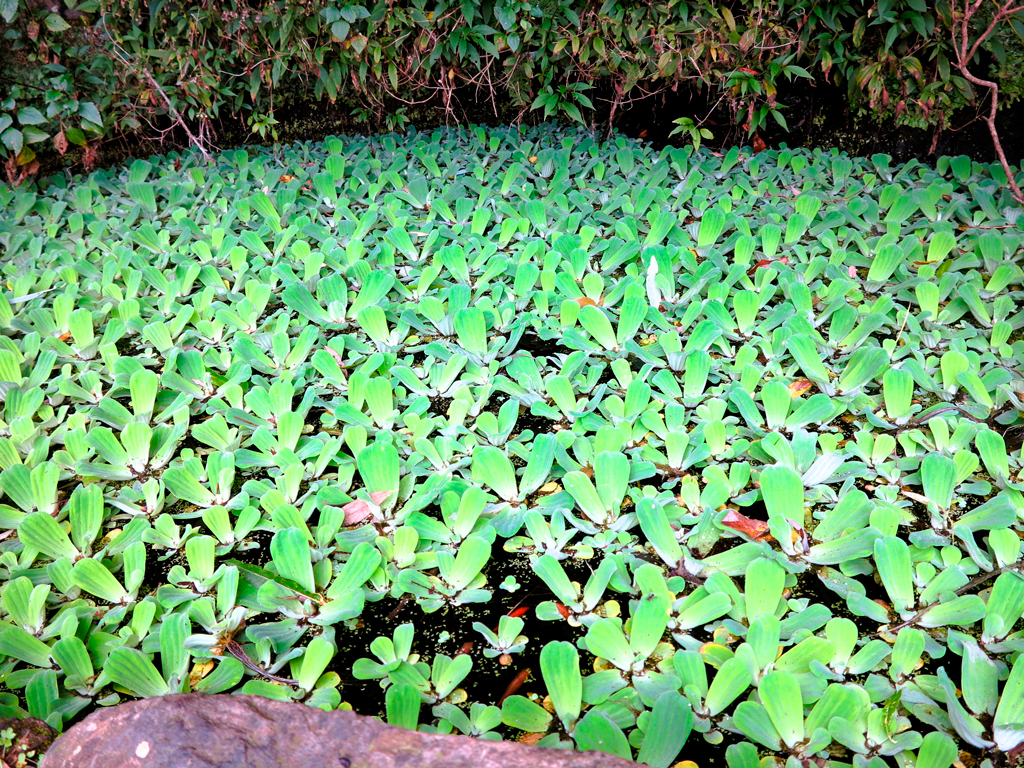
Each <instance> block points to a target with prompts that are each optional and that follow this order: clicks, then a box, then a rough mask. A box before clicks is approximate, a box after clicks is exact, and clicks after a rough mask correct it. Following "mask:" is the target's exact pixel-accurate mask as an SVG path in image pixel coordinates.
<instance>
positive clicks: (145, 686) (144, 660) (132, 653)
mask: <svg viewBox="0 0 1024 768" xmlns="http://www.w3.org/2000/svg"><path fill="white" fill-rule="evenodd" d="M103 671H104V672H105V673H106V674H107V676H109V677H110V679H111V680H113V681H114V682H115V683H116V684H117V685H120V686H121V687H122V688H127V689H128V690H129V691H131V692H132V693H133V694H134V695H135V696H139V697H142V698H144V699H147V698H151V697H153V696H166V695H167V694H168V693H170V689H169V688H168V687H167V683H166V681H165V680H164V679H163V678H162V677H160V673H159V672H158V671H157V668H156V667H155V666H153V662H152V661H150V659H149V656H147V655H146V654H144V653H143V652H142V651H138V650H136V649H134V648H126V647H124V646H121V647H119V648H115V649H114V650H113V651H111V652H110V655H109V656H108V657H107V661H106V663H105V664H104V665H103Z"/></svg>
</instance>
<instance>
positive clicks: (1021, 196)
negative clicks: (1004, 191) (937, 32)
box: [952, 0, 1024, 205]
mask: <svg viewBox="0 0 1024 768" xmlns="http://www.w3.org/2000/svg"><path fill="white" fill-rule="evenodd" d="M983 1H984V0H977V2H975V3H974V4H973V5H971V4H970V3H966V2H965V3H964V10H963V13H962V14H961V13H958V12H957V9H956V3H955V0H954V3H953V30H952V37H953V50H954V52H955V53H956V68H957V69H958V70H960V74H962V75H963V76H964V79H965V80H967V82H969V83H972V84H973V85H977V86H981V87H984V88H988V90H989V94H990V95H991V99H992V102H991V104H990V105H989V111H988V117H986V118H985V123H986V124H987V125H988V132H989V135H990V136H991V137H992V145H993V147H994V148H995V152H996V158H997V159H998V160H999V163H1000V165H1002V166H1003V173H1004V174H1005V175H1006V182H1007V185H1008V186H1009V187H1010V194H1012V195H1013V199H1014V200H1016V201H1017V203H1019V204H1020V205H1024V192H1021V188H1020V185H1019V184H1017V179H1016V178H1014V175H1013V169H1012V168H1011V167H1010V163H1009V161H1008V160H1007V159H1006V153H1005V152H1004V151H1003V144H1002V142H1001V141H1000V140H999V129H998V128H996V115H997V114H998V111H999V84H998V83H996V82H994V81H992V80H983V79H981V78H980V77H978V76H977V75H975V74H974V73H972V72H971V70H970V69H969V66H970V62H971V60H972V59H973V58H974V56H975V54H976V53H977V52H978V48H979V47H980V46H981V45H982V43H984V42H985V40H987V39H988V38H989V37H990V36H991V35H992V33H993V32H994V31H995V30H996V28H997V27H998V26H999V24H1001V23H1002V22H1003V21H1004V20H1005V19H1007V18H1008V17H1009V16H1012V15H1013V14H1015V13H1018V12H1019V11H1021V10H1024V5H1018V6H1016V7H1014V6H1013V2H1014V0H1007V2H1006V3H1005V4H1004V5H1002V6H1000V7H999V9H998V10H997V11H996V12H995V13H994V14H993V16H992V21H991V22H990V23H989V25H988V28H987V29H986V30H985V31H984V32H983V33H982V34H981V35H980V36H979V37H978V39H977V40H975V41H974V45H970V46H969V42H970V41H969V34H970V27H971V21H972V20H973V18H974V15H975V14H976V13H977V12H978V10H980V8H981V6H982V3H983ZM958 36H959V38H960V39H959V40H957V37H958Z"/></svg>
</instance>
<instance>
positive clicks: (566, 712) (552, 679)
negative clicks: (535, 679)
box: [540, 641, 583, 731]
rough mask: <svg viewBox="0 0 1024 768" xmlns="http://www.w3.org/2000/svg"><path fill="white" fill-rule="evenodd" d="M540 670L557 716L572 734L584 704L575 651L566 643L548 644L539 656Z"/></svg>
mask: <svg viewBox="0 0 1024 768" xmlns="http://www.w3.org/2000/svg"><path fill="white" fill-rule="evenodd" d="M540 669H541V675H542V676H543V678H544V684H545V685H546V686H547V689H548V695H549V696H550V697H551V703H552V704H553V705H554V707H555V712H556V713H557V714H558V718H559V719H560V720H561V721H562V725H563V726H564V727H565V729H566V731H571V730H572V727H573V724H575V722H576V721H577V720H578V719H579V716H580V709H581V707H582V701H583V678H582V677H581V675H580V657H579V654H578V653H577V652H576V648H575V647H574V646H573V644H572V643H568V642H565V641H561V642H550V643H548V644H547V645H545V646H544V648H542V649H541V652H540Z"/></svg>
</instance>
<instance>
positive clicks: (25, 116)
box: [18, 107, 46, 125]
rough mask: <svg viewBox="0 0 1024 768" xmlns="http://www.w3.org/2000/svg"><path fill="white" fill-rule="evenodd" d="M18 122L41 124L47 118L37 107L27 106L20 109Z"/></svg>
mask: <svg viewBox="0 0 1024 768" xmlns="http://www.w3.org/2000/svg"><path fill="white" fill-rule="evenodd" d="M18 122H19V123H21V124H22V125H40V124H41V123H45V122H46V118H45V117H43V113H42V112H40V111H39V110H38V109H36V108H35V107H25V108H24V109H19V110H18Z"/></svg>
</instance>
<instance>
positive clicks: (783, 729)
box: [757, 671, 804, 748]
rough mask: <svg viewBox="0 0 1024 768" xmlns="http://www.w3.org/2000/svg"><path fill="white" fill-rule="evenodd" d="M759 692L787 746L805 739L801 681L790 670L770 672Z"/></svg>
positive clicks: (759, 686)
mask: <svg viewBox="0 0 1024 768" xmlns="http://www.w3.org/2000/svg"><path fill="white" fill-rule="evenodd" d="M757 690H758V694H759V695H760V697H761V702H762V704H763V705H764V708H765V710H766V711H767V712H768V717H769V718H771V721H772V725H774V726H775V730H776V731H777V732H778V734H779V736H780V737H781V738H782V740H783V741H784V742H785V744H786V746H787V747H790V748H792V747H795V746H796V745H797V744H798V743H800V742H801V741H803V739H804V707H803V698H802V696H801V694H800V682H799V680H797V678H796V676H795V675H793V674H792V673H790V672H784V671H775V672H769V673H768V674H767V675H765V676H764V677H763V678H761V683H760V685H758V688H757Z"/></svg>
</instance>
